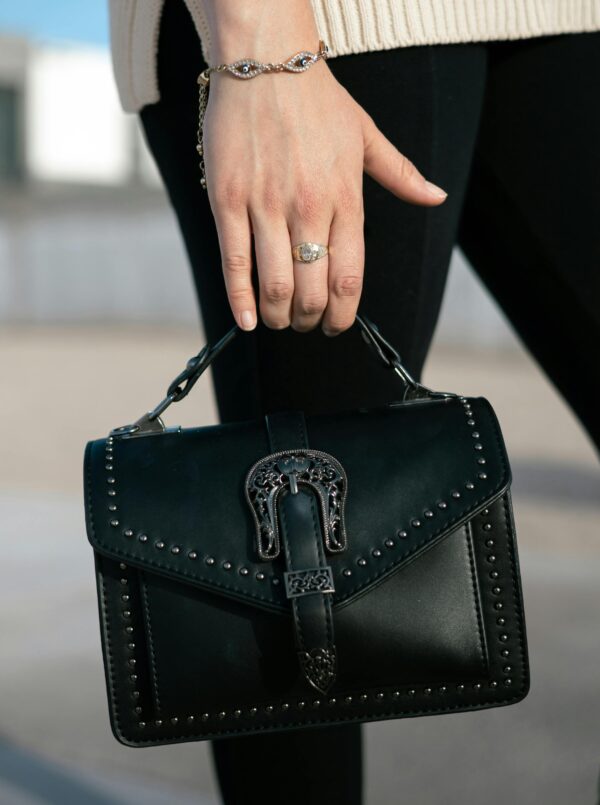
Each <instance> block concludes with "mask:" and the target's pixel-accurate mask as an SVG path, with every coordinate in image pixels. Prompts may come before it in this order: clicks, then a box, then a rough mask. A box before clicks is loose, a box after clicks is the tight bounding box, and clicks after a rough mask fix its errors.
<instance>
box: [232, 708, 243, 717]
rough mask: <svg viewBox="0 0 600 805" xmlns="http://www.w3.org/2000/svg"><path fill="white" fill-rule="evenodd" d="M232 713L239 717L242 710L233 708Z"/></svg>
mask: <svg viewBox="0 0 600 805" xmlns="http://www.w3.org/2000/svg"><path fill="white" fill-rule="evenodd" d="M233 715H234V716H235V718H239V717H240V716H241V715H242V711H241V710H234V711H233Z"/></svg>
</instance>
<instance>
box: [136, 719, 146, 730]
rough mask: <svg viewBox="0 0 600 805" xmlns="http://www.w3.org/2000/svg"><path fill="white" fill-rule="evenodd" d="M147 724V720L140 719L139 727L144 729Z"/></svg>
mask: <svg viewBox="0 0 600 805" xmlns="http://www.w3.org/2000/svg"><path fill="white" fill-rule="evenodd" d="M145 726H146V722H145V721H138V727H141V728H142V729H144V727H145Z"/></svg>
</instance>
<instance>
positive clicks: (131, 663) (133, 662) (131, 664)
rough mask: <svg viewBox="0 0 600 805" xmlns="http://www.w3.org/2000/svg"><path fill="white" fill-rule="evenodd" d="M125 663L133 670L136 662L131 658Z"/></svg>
mask: <svg viewBox="0 0 600 805" xmlns="http://www.w3.org/2000/svg"><path fill="white" fill-rule="evenodd" d="M127 662H128V663H129V665H130V666H131V667H132V668H135V664H136V662H137V660H136V659H135V658H134V657H132V658H131V659H130V660H127Z"/></svg>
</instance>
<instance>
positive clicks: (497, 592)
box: [492, 587, 502, 595]
mask: <svg viewBox="0 0 600 805" xmlns="http://www.w3.org/2000/svg"><path fill="white" fill-rule="evenodd" d="M492 592H493V593H494V595H500V593H501V592H502V587H492Z"/></svg>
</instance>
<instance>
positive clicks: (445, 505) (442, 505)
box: [438, 500, 448, 509]
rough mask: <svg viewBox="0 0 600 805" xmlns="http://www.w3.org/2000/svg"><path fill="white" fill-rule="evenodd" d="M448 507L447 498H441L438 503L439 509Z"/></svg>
mask: <svg viewBox="0 0 600 805" xmlns="http://www.w3.org/2000/svg"><path fill="white" fill-rule="evenodd" d="M447 508H448V504H447V503H446V501H445V500H440V502H439V503H438V509H447Z"/></svg>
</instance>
